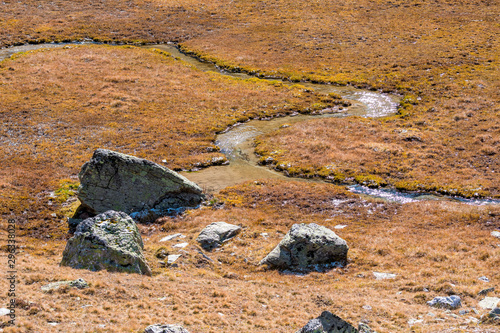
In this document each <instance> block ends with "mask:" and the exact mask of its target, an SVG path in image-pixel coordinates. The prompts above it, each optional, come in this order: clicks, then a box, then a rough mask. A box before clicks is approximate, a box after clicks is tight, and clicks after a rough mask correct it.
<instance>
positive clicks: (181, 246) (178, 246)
mask: <svg viewBox="0 0 500 333" xmlns="http://www.w3.org/2000/svg"><path fill="white" fill-rule="evenodd" d="M188 245H189V243H179V244H175V245H174V246H172V247H174V248H178V249H183V248H185V247H186V246H188Z"/></svg>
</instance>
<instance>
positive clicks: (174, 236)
mask: <svg viewBox="0 0 500 333" xmlns="http://www.w3.org/2000/svg"><path fill="white" fill-rule="evenodd" d="M178 237H179V238H184V237H186V236H184V235H183V234H173V235H168V236H165V237H163V238H162V239H160V242H166V241H169V240H172V239H175V238H178Z"/></svg>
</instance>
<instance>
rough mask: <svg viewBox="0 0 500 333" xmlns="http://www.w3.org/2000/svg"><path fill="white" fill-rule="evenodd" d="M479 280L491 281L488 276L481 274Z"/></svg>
mask: <svg viewBox="0 0 500 333" xmlns="http://www.w3.org/2000/svg"><path fill="white" fill-rule="evenodd" d="M479 280H481V281H483V282H490V279H488V278H487V277H486V276H481V277H480V278H479Z"/></svg>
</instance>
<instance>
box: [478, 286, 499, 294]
mask: <svg viewBox="0 0 500 333" xmlns="http://www.w3.org/2000/svg"><path fill="white" fill-rule="evenodd" d="M494 291H495V288H494V287H491V288H487V289H483V290H481V291H480V292H478V293H477V295H478V296H486V295H488V294H489V293H492V292H494Z"/></svg>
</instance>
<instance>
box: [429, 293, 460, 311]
mask: <svg viewBox="0 0 500 333" xmlns="http://www.w3.org/2000/svg"><path fill="white" fill-rule="evenodd" d="M427 304H428V305H429V306H432V307H435V308H444V309H451V310H454V309H457V308H459V307H461V306H462V304H461V300H460V297H459V296H456V295H452V296H449V297H435V298H434V299H433V300H432V301H429V302H427Z"/></svg>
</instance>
